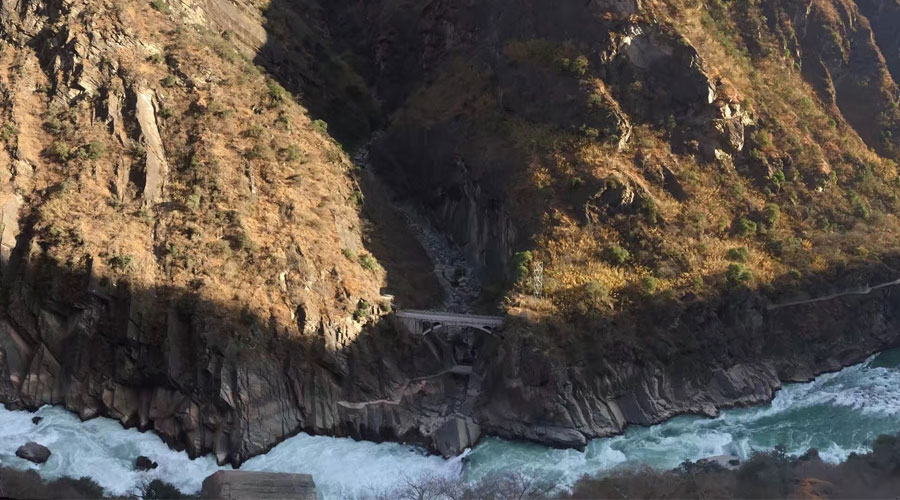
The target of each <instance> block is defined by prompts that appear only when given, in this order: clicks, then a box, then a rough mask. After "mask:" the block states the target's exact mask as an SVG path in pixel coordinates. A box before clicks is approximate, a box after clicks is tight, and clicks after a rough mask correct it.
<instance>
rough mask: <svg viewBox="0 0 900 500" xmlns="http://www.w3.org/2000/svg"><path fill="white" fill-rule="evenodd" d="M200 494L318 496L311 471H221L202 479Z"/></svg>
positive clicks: (233, 499)
mask: <svg viewBox="0 0 900 500" xmlns="http://www.w3.org/2000/svg"><path fill="white" fill-rule="evenodd" d="M200 498H209V499H216V500H240V499H244V498H259V499H285V500H315V499H316V498H317V497H316V483H315V482H314V481H313V477H312V476H310V475H309V474H281V473H273V472H249V471H237V470H235V471H218V472H216V473H215V474H213V475H211V476H209V477H208V478H206V479H204V480H203V488H202V489H201V490H200Z"/></svg>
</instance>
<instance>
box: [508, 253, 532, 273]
mask: <svg viewBox="0 0 900 500" xmlns="http://www.w3.org/2000/svg"><path fill="white" fill-rule="evenodd" d="M532 262H534V256H533V255H532V254H531V252H529V251H527V250H526V251H524V252H518V253H517V254H515V255H513V259H512V265H513V272H514V276H515V280H516V281H522V280H523V279H525V277H526V276H528V273H529V272H531V263H532Z"/></svg>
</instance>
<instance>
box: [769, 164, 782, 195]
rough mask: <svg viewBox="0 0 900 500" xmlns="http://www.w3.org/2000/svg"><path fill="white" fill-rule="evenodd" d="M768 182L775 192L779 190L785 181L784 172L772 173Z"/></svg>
mask: <svg viewBox="0 0 900 500" xmlns="http://www.w3.org/2000/svg"><path fill="white" fill-rule="evenodd" d="M769 180H770V181H772V185H773V186H774V187H775V189H776V190H778V189H781V185H782V184H784V181H785V180H786V179H785V175H784V170H781V169H778V170H776V171H775V172H773V173H772V176H771V177H770V178H769Z"/></svg>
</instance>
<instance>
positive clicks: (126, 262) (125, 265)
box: [106, 255, 134, 272]
mask: <svg viewBox="0 0 900 500" xmlns="http://www.w3.org/2000/svg"><path fill="white" fill-rule="evenodd" d="M106 262H107V264H109V266H110V267H112V268H113V269H117V270H119V271H122V272H126V271H129V270H130V269H131V265H132V263H133V262H134V258H133V257H132V256H130V255H115V256H112V257H110V258H109V259H108V260H107V261H106Z"/></svg>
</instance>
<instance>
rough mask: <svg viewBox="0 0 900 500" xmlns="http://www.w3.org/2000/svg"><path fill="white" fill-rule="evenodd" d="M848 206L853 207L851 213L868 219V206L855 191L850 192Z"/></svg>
mask: <svg viewBox="0 0 900 500" xmlns="http://www.w3.org/2000/svg"><path fill="white" fill-rule="evenodd" d="M850 206H851V207H852V208H853V215H856V216H857V217H859V218H861V219H868V218H869V217H870V216H871V215H872V212H871V210H870V209H869V206H868V205H867V204H866V202H865V200H863V198H862V196H860V195H859V193H857V192H856V191H851V192H850Z"/></svg>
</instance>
